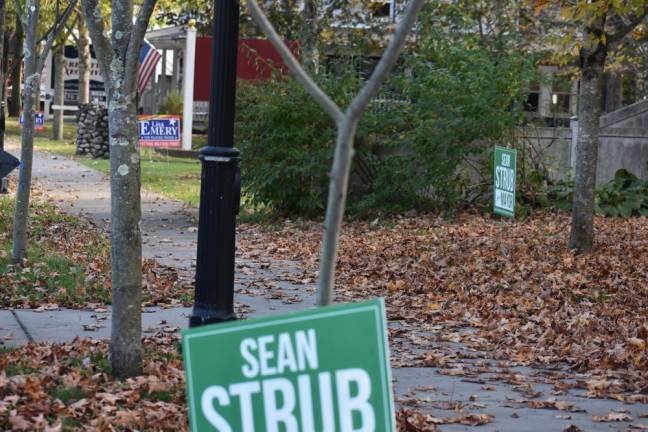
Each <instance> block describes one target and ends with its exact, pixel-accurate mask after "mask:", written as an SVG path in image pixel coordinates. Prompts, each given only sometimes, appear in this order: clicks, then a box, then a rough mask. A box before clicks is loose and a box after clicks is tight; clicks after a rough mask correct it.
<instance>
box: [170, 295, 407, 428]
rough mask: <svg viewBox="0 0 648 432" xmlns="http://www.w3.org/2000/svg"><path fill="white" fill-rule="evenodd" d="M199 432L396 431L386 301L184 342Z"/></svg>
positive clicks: (235, 325)
mask: <svg viewBox="0 0 648 432" xmlns="http://www.w3.org/2000/svg"><path fill="white" fill-rule="evenodd" d="M182 352H183V355H184V365H185V372H186V377H187V399H188V403H189V424H190V429H191V431H193V432H198V431H200V432H206V431H219V432H279V431H281V432H314V431H319V432H333V431H337V432H352V431H353V432H356V431H357V432H360V431H363V432H364V431H366V432H370V431H380V432H392V431H395V430H396V429H395V424H394V415H393V413H394V407H393V398H392V387H391V372H390V368H389V353H388V345H387V333H386V325H385V308H384V303H383V300H382V299H377V300H372V301H368V302H363V303H355V304H347V305H339V306H328V307H323V308H318V309H313V310H309V311H303V312H294V313H289V314H282V315H278V316H271V317H264V318H258V319H251V320H248V321H237V322H231V323H224V324H212V325H209V326H204V327H197V328H192V329H187V330H184V331H183V332H182Z"/></svg>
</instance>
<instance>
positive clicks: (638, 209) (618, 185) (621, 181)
mask: <svg viewBox="0 0 648 432" xmlns="http://www.w3.org/2000/svg"><path fill="white" fill-rule="evenodd" d="M596 212H597V213H599V214H603V215H606V216H615V217H616V216H618V217H622V218H625V219H627V218H629V217H631V216H638V215H639V216H648V181H645V180H640V179H639V178H637V176H636V175H634V174H632V173H631V172H629V171H627V170H625V169H620V170H618V171H617V172H616V173H615V174H614V179H612V180H611V181H610V182H608V183H606V184H605V185H604V186H603V187H602V188H600V189H599V190H598V191H597V192H596Z"/></svg>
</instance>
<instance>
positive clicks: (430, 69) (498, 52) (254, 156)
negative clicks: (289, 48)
mask: <svg viewBox="0 0 648 432" xmlns="http://www.w3.org/2000/svg"><path fill="white" fill-rule="evenodd" d="M421 20H422V28H424V29H425V28H428V24H429V25H430V26H432V24H434V23H432V22H431V21H432V20H433V17H432V16H431V15H428V16H423V17H422V18H421ZM426 20H429V21H426ZM450 34H451V32H432V31H425V32H422V33H421V39H420V41H419V43H418V44H417V46H416V47H412V50H410V51H409V52H408V53H406V54H405V55H404V60H403V62H402V64H401V65H400V66H399V68H398V70H397V71H396V72H395V73H394V74H393V75H392V77H391V78H390V80H389V82H388V83H387V84H386V85H385V86H384V88H383V91H382V92H381V94H380V95H379V97H378V98H377V100H376V101H375V102H374V103H372V104H371V105H370V107H369V109H368V110H367V112H366V113H365V115H364V117H363V118H362V120H361V122H360V124H359V125H358V130H357V134H356V141H355V147H356V156H355V159H354V165H353V171H352V175H351V181H350V190H349V208H350V210H351V211H353V212H356V213H361V214H364V213H373V212H376V211H388V212H397V211H403V210H409V209H412V208H423V209H425V208H444V209H447V208H450V207H452V206H453V205H455V204H457V203H458V202H460V201H461V200H462V199H464V198H466V196H467V187H468V184H469V179H468V173H467V172H466V170H465V169H464V168H463V164H464V162H465V160H466V158H467V157H469V156H470V155H474V156H476V157H477V158H478V157H479V155H480V154H481V153H482V152H483V151H484V150H485V149H490V148H491V147H492V144H493V143H495V142H505V141H507V140H508V139H509V137H510V135H511V133H512V130H513V128H514V127H515V126H516V125H518V124H519V123H520V122H522V121H523V117H522V110H521V107H522V102H523V100H524V98H525V97H526V89H527V86H528V83H529V81H530V80H531V79H532V78H533V74H534V66H533V62H532V61H531V60H530V59H528V58H525V57H524V56H523V55H521V54H518V53H515V52H513V51H510V50H506V49H493V47H492V46H490V45H486V44H482V43H477V42H476V41H475V40H474V39H473V37H472V36H470V37H469V36H466V37H465V38H463V39H461V38H460V39H459V40H458V39H457V38H456V36H455V35H453V36H452V37H450V36H449V35H450ZM354 62H355V63H362V61H361V60H356V59H353V58H351V59H347V62H346V64H344V61H343V62H342V63H343V65H342V66H340V65H339V64H336V68H335V69H336V71H335V72H329V73H322V74H320V75H319V76H318V77H317V80H318V83H319V84H320V86H321V87H322V88H323V89H324V90H325V91H326V92H327V93H328V94H329V95H332V97H333V99H334V100H336V102H338V103H339V104H340V106H343V107H344V106H346V105H347V104H348V102H349V100H350V98H351V95H353V94H355V93H356V92H357V91H358V89H359V88H360V87H361V84H362V80H361V74H359V73H357V72H354V71H355V70H358V67H354ZM237 103H238V106H237V126H236V140H237V146H239V147H240V148H241V150H242V152H243V155H244V157H243V162H242V171H243V185H244V188H245V189H246V190H247V192H248V193H249V194H250V196H251V197H252V200H253V202H254V203H255V204H263V205H264V206H267V207H268V208H272V209H274V210H276V211H278V212H279V213H282V214H299V215H306V216H313V215H321V214H322V212H323V209H324V207H325V202H326V194H327V192H328V175H327V173H328V170H329V169H330V166H331V161H332V155H333V148H334V145H335V136H336V129H335V125H334V124H333V122H332V121H331V120H330V119H329V117H328V116H327V115H326V114H325V113H324V112H323V111H322V110H321V109H320V108H319V107H318V106H317V105H316V104H315V103H314V102H313V101H312V100H311V98H310V96H309V95H308V94H307V93H306V92H305V91H304V90H303V89H302V88H301V86H300V85H299V84H297V83H296V82H295V81H294V80H293V79H291V78H287V77H286V78H282V79H278V80H275V81H271V82H264V83H257V84H241V86H240V88H239V92H238V101H237Z"/></svg>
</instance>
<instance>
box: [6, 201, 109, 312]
mask: <svg viewBox="0 0 648 432" xmlns="http://www.w3.org/2000/svg"><path fill="white" fill-rule="evenodd" d="M13 214H14V199H13V196H12V195H6V196H0V286H2V288H3V289H2V290H0V306H5V307H6V306H34V307H37V306H40V305H42V304H44V303H57V304H59V305H61V306H64V305H65V306H73V305H76V304H81V303H83V302H87V301H92V302H101V303H108V302H109V301H110V292H109V290H108V289H107V288H106V286H105V284H104V281H103V280H101V278H94V279H88V276H89V275H90V274H92V273H93V272H94V269H93V270H92V271H90V270H89V268H88V265H92V266H95V267H96V268H97V270H98V269H99V268H100V267H101V265H100V264H99V263H105V262H106V261H107V259H108V243H107V241H106V240H105V239H103V238H102V237H101V236H100V235H99V234H97V233H88V232H87V230H86V229H85V227H83V226H80V225H79V223H80V221H79V220H78V219H77V218H74V217H72V216H68V215H63V214H61V213H59V212H58V211H57V210H56V208H54V207H53V206H50V205H47V204H42V203H37V202H33V203H32V206H31V210H30V220H29V230H28V233H29V239H28V243H27V244H28V249H27V256H28V260H27V261H26V262H25V263H24V266H23V267H19V266H14V265H13V263H12V261H11V247H12V225H13ZM80 236H83V238H82V239H81V238H80ZM81 240H83V241H81ZM101 270H103V269H101Z"/></svg>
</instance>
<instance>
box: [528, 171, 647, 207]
mask: <svg viewBox="0 0 648 432" xmlns="http://www.w3.org/2000/svg"><path fill="white" fill-rule="evenodd" d="M573 189H574V183H573V181H572V180H571V179H569V180H566V181H562V182H557V183H554V184H550V185H546V182H545V187H544V188H539V189H538V195H541V196H544V197H546V198H545V200H543V201H536V202H535V204H536V206H537V207H546V206H548V205H552V206H554V207H557V208H559V209H561V210H566V211H571V208H572V201H573V196H574V195H573ZM526 203H527V204H529V203H530V202H529V201H526ZM531 204H534V203H531ZM595 210H596V213H598V214H600V215H604V216H610V217H621V218H624V219H627V218H630V217H633V216H648V181H646V180H641V179H639V178H638V177H637V176H636V175H634V174H632V173H631V172H629V171H628V170H625V169H620V170H618V171H617V172H616V173H615V174H614V179H612V180H610V181H609V182H608V183H606V184H605V185H603V186H601V187H600V188H599V189H598V190H597V191H596V204H595Z"/></svg>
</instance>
